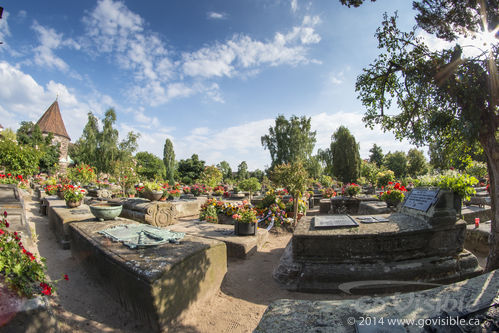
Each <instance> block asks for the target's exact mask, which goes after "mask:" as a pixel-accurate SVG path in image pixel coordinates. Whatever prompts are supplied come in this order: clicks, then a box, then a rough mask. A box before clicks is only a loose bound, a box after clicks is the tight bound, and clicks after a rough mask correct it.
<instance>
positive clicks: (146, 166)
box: [135, 151, 165, 180]
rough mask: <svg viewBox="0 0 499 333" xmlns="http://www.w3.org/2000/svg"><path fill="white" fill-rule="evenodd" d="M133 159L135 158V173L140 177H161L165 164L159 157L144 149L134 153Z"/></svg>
mask: <svg viewBox="0 0 499 333" xmlns="http://www.w3.org/2000/svg"><path fill="white" fill-rule="evenodd" d="M135 159H136V160H137V174H138V175H139V176H140V177H141V178H146V179H148V180H152V179H154V180H157V179H162V178H163V175H164V174H165V165H164V164H163V161H162V160H161V159H160V158H159V157H157V156H156V155H154V154H151V153H148V152H146V151H141V152H138V153H137V154H136V155H135Z"/></svg>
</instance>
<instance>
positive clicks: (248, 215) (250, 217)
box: [232, 208, 258, 223]
mask: <svg viewBox="0 0 499 333" xmlns="http://www.w3.org/2000/svg"><path fill="white" fill-rule="evenodd" d="M232 218H233V219H234V220H236V221H238V222H240V223H256V222H258V219H257V217H256V210H254V209H253V208H246V209H240V210H239V211H238V212H237V213H236V214H234V215H232Z"/></svg>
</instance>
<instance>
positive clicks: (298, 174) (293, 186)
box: [271, 161, 308, 225]
mask: <svg viewBox="0 0 499 333" xmlns="http://www.w3.org/2000/svg"><path fill="white" fill-rule="evenodd" d="M271 179H272V181H273V182H274V183H276V184H277V185H280V186H284V187H285V188H286V189H287V190H288V192H289V193H290V194H291V195H292V196H293V206H294V214H295V217H294V224H295V225H296V223H297V221H298V220H297V217H298V198H299V197H300V196H301V195H302V194H303V192H304V191H305V190H306V189H307V185H308V173H307V170H305V168H304V167H303V164H302V163H301V162H300V161H296V162H294V163H288V164H281V165H277V166H276V167H275V168H274V170H273V171H272V172H271Z"/></svg>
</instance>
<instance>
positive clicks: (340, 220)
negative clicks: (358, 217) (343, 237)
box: [314, 214, 359, 229]
mask: <svg viewBox="0 0 499 333" xmlns="http://www.w3.org/2000/svg"><path fill="white" fill-rule="evenodd" d="M358 226H359V224H358V223H357V222H355V220H354V219H353V218H352V217H351V216H350V215H346V214H341V215H326V216H316V217H314V228H316V229H332V228H341V227H350V228H351V227H358Z"/></svg>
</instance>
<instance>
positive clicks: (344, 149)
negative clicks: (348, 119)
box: [330, 126, 361, 183]
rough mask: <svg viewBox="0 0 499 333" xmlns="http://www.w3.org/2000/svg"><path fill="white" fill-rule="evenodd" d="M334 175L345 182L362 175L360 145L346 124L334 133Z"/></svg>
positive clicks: (332, 153)
mask: <svg viewBox="0 0 499 333" xmlns="http://www.w3.org/2000/svg"><path fill="white" fill-rule="evenodd" d="M330 149H331V155H332V157H333V163H332V164H333V175H334V176H335V177H337V178H339V179H340V180H341V181H342V182H344V183H351V182H354V181H356V180H357V178H359V176H360V162H361V160H360V153H359V145H358V143H357V142H356V141H355V138H354V136H353V135H352V134H350V131H349V130H348V128H346V127H345V126H340V127H339V128H338V129H337V130H336V132H335V133H334V134H333V140H332V142H331V148H330Z"/></svg>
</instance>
